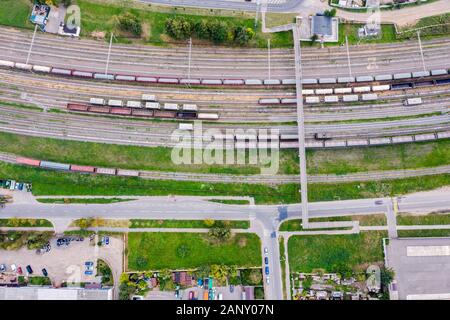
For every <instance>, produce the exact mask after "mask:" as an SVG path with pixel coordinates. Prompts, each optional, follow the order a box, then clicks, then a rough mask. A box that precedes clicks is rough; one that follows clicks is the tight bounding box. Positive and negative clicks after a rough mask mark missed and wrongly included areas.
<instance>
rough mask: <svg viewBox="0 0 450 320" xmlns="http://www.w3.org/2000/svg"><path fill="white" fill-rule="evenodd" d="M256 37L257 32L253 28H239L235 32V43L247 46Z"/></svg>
mask: <svg viewBox="0 0 450 320" xmlns="http://www.w3.org/2000/svg"><path fill="white" fill-rule="evenodd" d="M254 36H255V31H253V29H252V28H246V27H242V26H239V27H237V28H236V29H235V30H234V41H235V42H236V43H237V44H240V45H246V44H248V43H249V42H250V40H252V39H253V37H254Z"/></svg>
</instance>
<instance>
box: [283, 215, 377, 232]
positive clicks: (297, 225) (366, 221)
mask: <svg viewBox="0 0 450 320" xmlns="http://www.w3.org/2000/svg"><path fill="white" fill-rule="evenodd" d="M309 221H310V222H323V221H359V225H360V226H385V225H386V216H385V215H384V214H372V215H356V216H340V217H326V218H311V219H309ZM302 230H303V228H302V226H301V219H292V220H287V221H284V222H283V223H282V224H281V225H280V231H302ZM308 230H312V229H308ZM308 230H307V231H308Z"/></svg>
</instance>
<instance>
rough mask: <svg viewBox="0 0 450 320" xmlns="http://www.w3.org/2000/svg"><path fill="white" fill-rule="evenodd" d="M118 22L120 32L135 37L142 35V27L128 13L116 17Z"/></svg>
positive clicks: (139, 22)
mask: <svg viewBox="0 0 450 320" xmlns="http://www.w3.org/2000/svg"><path fill="white" fill-rule="evenodd" d="M117 19H118V22H119V28H120V29H121V30H122V31H125V32H130V33H132V34H134V35H135V36H140V35H141V34H142V25H141V21H140V20H139V18H138V17H137V16H135V15H133V14H131V13H130V12H127V13H124V14H122V15H120V16H118V17H117Z"/></svg>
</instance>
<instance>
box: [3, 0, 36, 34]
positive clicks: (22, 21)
mask: <svg viewBox="0 0 450 320" xmlns="http://www.w3.org/2000/svg"><path fill="white" fill-rule="evenodd" d="M0 4H1V6H2V9H1V10H0V24H3V25H7V26H12V27H20V28H32V24H31V22H29V20H28V18H29V16H30V13H31V7H32V3H31V1H30V0H2V1H1V3H0Z"/></svg>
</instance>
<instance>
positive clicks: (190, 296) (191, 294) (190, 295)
mask: <svg viewBox="0 0 450 320" xmlns="http://www.w3.org/2000/svg"><path fill="white" fill-rule="evenodd" d="M189 300H194V291H189Z"/></svg>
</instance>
